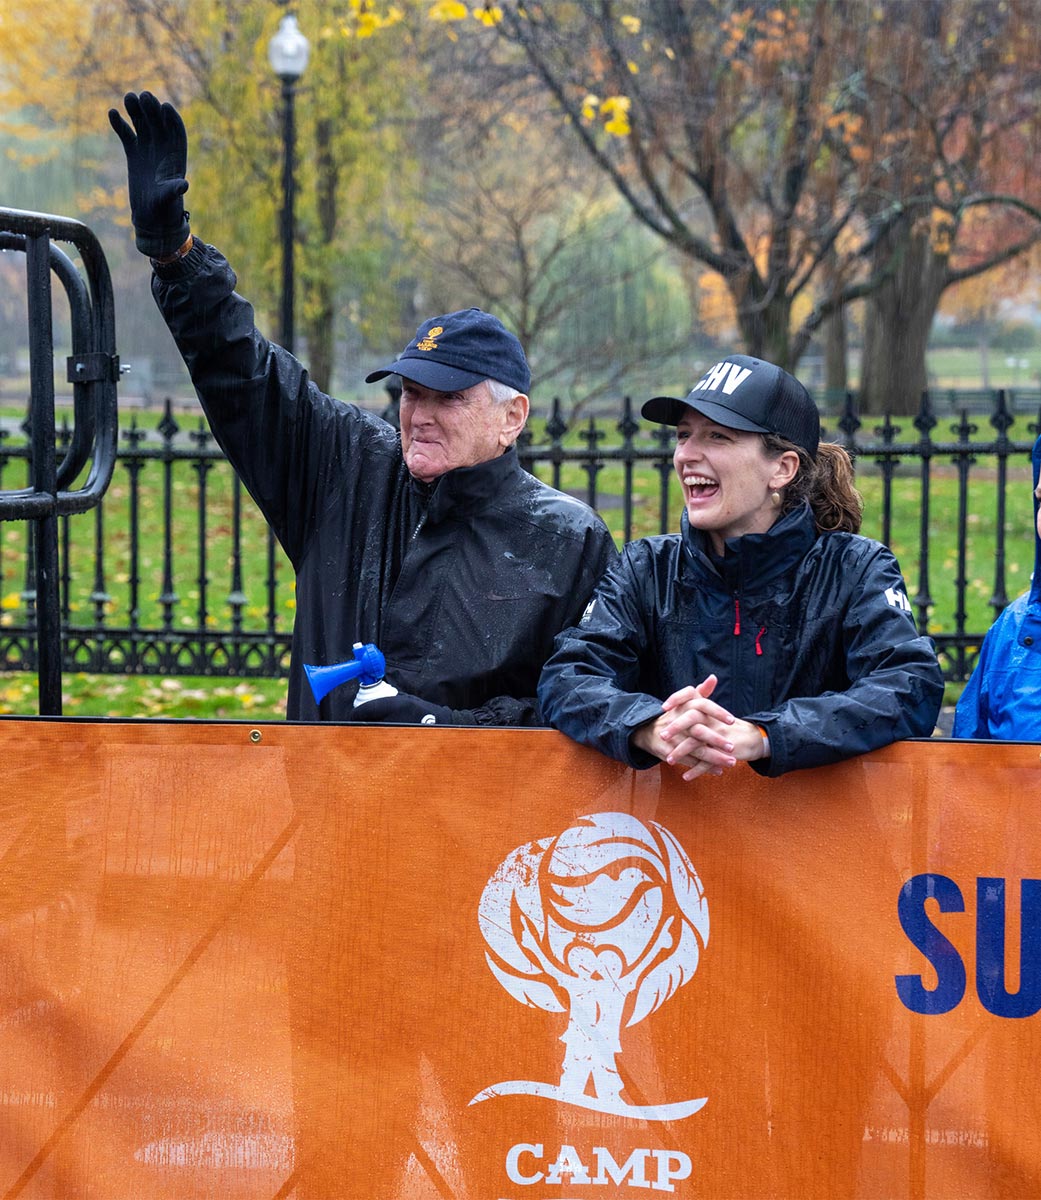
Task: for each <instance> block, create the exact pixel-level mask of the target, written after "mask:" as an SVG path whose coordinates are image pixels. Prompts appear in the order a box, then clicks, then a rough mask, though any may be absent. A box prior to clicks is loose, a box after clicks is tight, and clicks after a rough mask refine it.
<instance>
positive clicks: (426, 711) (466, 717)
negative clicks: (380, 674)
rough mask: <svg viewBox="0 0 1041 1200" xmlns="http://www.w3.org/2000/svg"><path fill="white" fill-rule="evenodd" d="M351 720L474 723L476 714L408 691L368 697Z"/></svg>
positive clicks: (449, 723)
mask: <svg viewBox="0 0 1041 1200" xmlns="http://www.w3.org/2000/svg"><path fill="white" fill-rule="evenodd" d="M351 720H352V721H356V722H358V723H359V724H364V725H379V724H382V722H384V721H386V722H387V723H388V724H390V725H475V724H476V722H475V721H474V719H473V714H472V713H469V712H467V711H465V710H462V709H457V708H446V707H445V706H444V705H443V704H431V703H430V702H429V701H428V700H421V699H420V698H419V697H418V696H410V695H409V694H408V693H407V692H398V694H397V695H396V696H381V697H380V698H379V699H378V700H367V701H366V702H365V703H364V704H359V705H358V707H357V708H355V709H352V710H351Z"/></svg>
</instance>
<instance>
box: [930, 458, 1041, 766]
mask: <svg viewBox="0 0 1041 1200" xmlns="http://www.w3.org/2000/svg"><path fill="white" fill-rule="evenodd" d="M1031 458H1032V461H1033V466H1034V574H1033V575H1032V576H1031V579H1030V590H1029V591H1026V592H1024V593H1023V594H1022V595H1021V596H1017V597H1016V599H1015V600H1013V601H1012V603H1011V604H1010V605H1009V606H1008V608H1006V609H1005V611H1004V612H1003V613H1002V614H1001V616H1000V617H998V619H997V620H996V621H995V622H994V624H993V625H992V626H991V627H990V629H989V630H988V631H987V636H986V637H985V638H984V639H983V645H982V646H981V647H980V656H979V660H978V661H977V663H976V669H975V670H974V671H973V673H972V675H971V677H970V679H969V682H968V683H967V684H966V685H965V691H964V692H962V694H961V698H960V699H959V701H958V705H957V707H956V708H955V710H954V729H953V730H952V733H953V736H954V737H956V738H1000V739H1003V740H1005V741H1020V742H1024V741H1030V742H1034V741H1041V486H1039V475H1041V437H1039V438H1038V439H1037V441H1036V442H1035V443H1034V449H1033V453H1032V455H1031Z"/></svg>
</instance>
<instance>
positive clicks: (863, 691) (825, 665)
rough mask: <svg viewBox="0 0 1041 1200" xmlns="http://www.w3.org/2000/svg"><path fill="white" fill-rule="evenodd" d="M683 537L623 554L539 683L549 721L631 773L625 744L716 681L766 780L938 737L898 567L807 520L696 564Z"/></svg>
mask: <svg viewBox="0 0 1041 1200" xmlns="http://www.w3.org/2000/svg"><path fill="white" fill-rule="evenodd" d="M706 544H707V543H706V541H705V540H704V538H703V535H702V534H701V533H700V532H699V531H697V530H693V529H691V528H690V526H689V525H688V524H687V519H686V514H684V516H683V527H682V531H681V533H680V534H672V535H668V536H663V537H651V538H644V539H642V540H641V541H638V542H633V543H632V544H630V545H629V546H627V547H625V549H624V550H623V551H622V555H621V558H620V559H619V560H618V561H617V562H616V563H615V564H614V565H613V566H612V567H610V568H609V569H608V571H607V574H606V575H605V577H604V579H603V580H602V581H601V582H600V584H599V585H598V587H597V589H596V591H595V593H594V596H593V599H592V600H591V602H590V604H589V606H588V608H587V609H586V612H585V614H584V615H583V617H582V620H581V622H580V623H579V624H578V626H577V627H575V628H573V629H568V630H565V631H564V632H563V633H561V634H560V636H559V637H558V638H557V642H556V647H555V651H554V654H553V656H552V657H551V658H550V660H549V662H548V663H547V664H546V667H545V669H544V671H543V673H542V680H541V682H540V684H539V699H540V701H541V704H542V711H543V713H544V715H545V716H546V718H547V719H548V720H549V721H550V722H551V723H552V724H553V725H555V726H556V727H557V728H558V729H561V730H563V731H564V732H565V733H566V734H568V735H569V736H570V737H572V738H574V739H575V740H576V741H579V742H584V743H585V744H587V745H589V746H593V747H595V748H596V749H598V750H600V751H602V752H603V753H604V754H608V755H610V756H611V757H612V758H616V759H619V760H620V761H621V762H624V763H628V764H629V765H631V766H635V767H649V766H653V765H654V764H655V763H656V762H657V759H655V758H653V757H652V756H651V755H649V754H646V753H644V752H643V751H642V750H639V749H638V748H636V747H634V746H631V745H630V744H629V737H630V735H631V734H632V732H633V730H634V729H636V727H637V726H638V725H642V724H643V723H644V722H645V721H648V720H651V719H652V718H654V717H657V716H659V715H660V714H661V712H662V706H661V702H662V700H664V699H665V698H666V697H667V696H669V695H671V694H672V693H673V692H675V691H678V690H679V689H680V688H682V687H685V686H687V685H690V684H698V683H700V682H701V681H702V680H703V679H704V678H705V677H706V676H707V675H710V674H713V673H714V674H716V675H717V676H718V677H719V683H718V685H717V687H716V690H715V691H714V692H713V694H712V699H713V700H714V701H716V702H717V703H719V704H721V705H722V706H723V707H724V708H726V709H728V710H729V711H730V712H732V713H733V714H734V715H735V716H737V717H741V718H744V719H745V720H747V721H752V722H754V723H756V724H758V725H761V726H763V728H764V729H765V730H766V731H767V734H768V735H769V738H770V749H771V756H770V758H767V759H761V760H759V761H757V762H753V763H751V764H750V766H752V767H753V768H754V769H755V770H757V771H759V772H760V774H764V775H771V776H772V775H781V774H783V773H784V772H786V771H791V770H794V769H795V768H797V767H816V766H821V765H823V764H825V763H833V762H837V761H838V760H840V759H844V758H849V757H851V756H852V755H855V754H861V753H863V752H864V751H867V750H874V749H877V748H878V747H880V746H885V745H888V744H889V743H890V742H893V741H896V740H898V739H900V738H907V737H927V736H930V735H931V734H932V732H933V729H934V727H935V724H936V717H937V715H938V713H939V710H940V704H941V701H942V699H943V675H942V673H941V671H940V668H939V666H938V664H937V661H936V656H935V652H934V650H933V646H932V642H931V640H930V639H929V638H926V637H921V636H919V634H918V632H917V630H916V628H915V623H914V618H913V617H912V615H911V605H910V602H909V601H908V599H907V594H906V589H905V586H904V580H903V578H902V576H901V574H900V568H899V567H898V565H897V563H896V560H895V558H894V557H893V555H892V554H891V553H890V551H889V550H888V549H887V548H886V547H885V546H883V545H882V544H881V543H879V542H875V541H872V540H871V539H869V538H866V537H861V536H860V535H858V534H849V533H827V534H821V535H818V534H817V532H816V529H815V526H814V523H813V517H812V514H811V513H810V510H809V507H808V506H807V505H804V506H803V507H802V508H800V509H797V510H796V511H794V512H792V513H790V514H789V515H787V516H786V517H783V518H782V519H781V520H779V521H777V522H776V523H775V524H774V525H773V527H772V528H771V529H770V530H769V531H768V532H767V533H764V534H747V535H745V536H744V537H740V538H734V539H731V540H730V541H729V542H728V543H727V550H726V554H725V556H724V558H723V559H722V560H719V559H718V558H716V559H713V558H712V557H710V555H709V554H708V553H706V549H705V546H706Z"/></svg>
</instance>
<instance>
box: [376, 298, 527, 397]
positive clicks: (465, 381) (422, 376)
mask: <svg viewBox="0 0 1041 1200" xmlns="http://www.w3.org/2000/svg"><path fill="white" fill-rule="evenodd" d="M388 375H400V376H401V377H402V378H403V379H410V380H411V381H412V382H413V383H418V384H421V385H422V386H423V387H428V388H433V389H434V391H436V392H459V391H462V390H463V389H464V388H469V387H473V386H474V385H475V384H478V383H482V382H483V381H484V380H485V379H495V380H498V382H499V383H505V384H506V386H507V387H511V388H514V389H515V390H516V391H518V392H524V393H525V395H526V394H527V392H528V388H529V387H530V386H531V369H530V368H529V366H528V360H527V359H526V358H525V357H524V349H523V347H522V346H521V344H520V342H519V341H518V340H517V339H516V337H514V335H513V334H512V333H510V331H509V330H508V329H507V328H506V326H505V325H503V323H502V322H501V321H500V320H499V319H498V317H493V316H492V315H491V313H486V312H484V311H483V310H482V309H480V308H464V309H462V310H460V311H459V312H451V313H445V315H444V316H441V317H431V318H430V320H429V321H424V322H423V324H422V325H420V327H419V328H418V329H417V330H416V336H415V337H414V338H413V339H412V341H411V342H409V344H408V345H407V346H406V347H405V349H404V350H402V352H401V354H400V355H398V358H397V360H396V361H395V362H392V363H390V364H389V365H388V366H386V367H380V369H379V370H378V371H373V372H372V373H371V374H369V375H366V376H365V382H366V383H375V382H376V381H377V380H378V379H385V378H386V377H387V376H388Z"/></svg>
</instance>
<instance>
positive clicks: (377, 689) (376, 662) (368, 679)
mask: <svg viewBox="0 0 1041 1200" xmlns="http://www.w3.org/2000/svg"><path fill="white" fill-rule="evenodd" d="M386 669H387V660H386V659H385V658H384V657H383V654H382V652H381V651H380V650H379V649H378V648H377V647H376V646H374V645H373V644H372V642H366V643H365V645H362V643H361V642H355V643H354V658H352V659H350V660H349V661H348V662H342V663H334V664H333V665H332V666H330V667H316V666H312V665H311V664H310V663H304V673H305V674H306V675H307V682H308V683H309V684H310V685H311V692H312V694H313V695H314V702H315V704H320V703H321V702H322V698H323V697H324V696H327V695H328V694H329V693H330V692H331V691H332V690H333V688H335V687H339V686H340V684H341V683H346V682H347V680H348V679H358V680H360V681H361V688H359V690H358V695H357V697H355V701H354V703H355V706H357V705H359V704H364V703H365V701H366V700H374V699H376V696H377V695H381V696H396V695H397V688H395V687H392V686H391V685H390V684H389V683H386V682H385V681H384V678H383V674H384V672H385V671H386ZM363 692H364V693H365V695H364V696H363V694H362V693H363Z"/></svg>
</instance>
